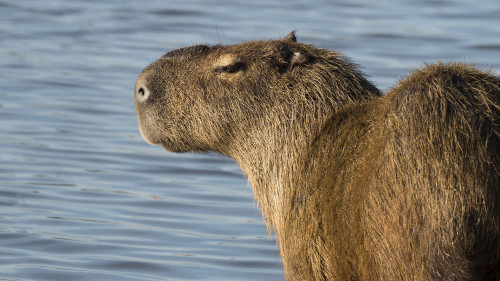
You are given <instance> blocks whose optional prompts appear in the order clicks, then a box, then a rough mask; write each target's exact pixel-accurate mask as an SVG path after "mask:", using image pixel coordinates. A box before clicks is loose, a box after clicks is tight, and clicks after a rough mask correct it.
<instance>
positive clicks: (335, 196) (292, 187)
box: [136, 34, 500, 280]
mask: <svg viewBox="0 0 500 281" xmlns="http://www.w3.org/2000/svg"><path fill="white" fill-rule="evenodd" d="M136 108H137V114H138V117H139V124H140V128H141V133H142V135H143V136H144V138H145V139H146V140H147V141H148V142H150V143H152V144H162V145H163V147H164V148H165V149H167V150H170V151H175V152H185V151H209V150H212V151H217V152H220V153H223V154H225V155H228V156H230V157H233V158H234V159H236V161H237V162H238V163H239V164H240V166H241V168H242V170H243V172H244V173H245V174H246V175H247V176H248V179H249V181H250V182H251V184H252V188H253V190H254V194H255V198H256V199H257V201H258V204H259V206H260V208H261V209H262V212H263V215H264V218H265V220H266V222H267V224H268V225H269V226H270V227H271V229H272V230H273V231H274V232H275V233H276V236H277V238H278V243H279V247H280V251H281V257H282V260H283V265H284V270H285V276H286V279H287V280H500V279H499V278H500V277H499V276H500V171H499V169H500V130H499V129H500V127H499V122H500V120H499V118H500V79H499V78H498V77H496V76H493V75H492V74H491V73H489V72H487V71H482V70H479V69H477V68H475V67H473V66H469V65H465V64H461V63H449V64H444V63H437V64H433V65H428V66H425V67H423V68H421V69H418V70H416V71H415V72H414V73H413V74H411V75H410V76H409V77H408V78H406V79H404V80H402V81H400V82H399V84H398V85H397V86H395V87H394V88H393V89H391V90H390V91H389V92H388V93H386V94H385V95H383V96H382V95H381V93H380V92H379V91H378V90H377V89H376V88H375V87H374V86H373V85H372V84H371V83H370V82H369V81H367V80H366V79H365V78H364V76H363V75H362V74H361V73H360V72H359V71H357V70H356V67H355V65H353V64H352V63H351V62H350V61H348V60H347V59H346V58H344V57H343V56H342V55H341V54H339V53H337V52H332V51H327V50H323V49H317V48H314V47H312V46H310V45H305V44H301V43H298V42H296V40H295V36H294V34H290V35H289V36H288V37H287V38H286V39H285V40H272V41H256V42H245V43H241V44H238V45H229V46H212V47H208V46H204V45H198V46H193V47H188V48H184V49H179V50H175V51H172V52H170V53H167V54H166V55H165V56H164V57H162V58H161V59H159V60H158V61H157V62H155V63H153V64H152V65H150V66H149V67H147V68H146V69H145V70H144V71H143V72H142V74H141V75H140V77H139V79H138V81H137V85H136Z"/></svg>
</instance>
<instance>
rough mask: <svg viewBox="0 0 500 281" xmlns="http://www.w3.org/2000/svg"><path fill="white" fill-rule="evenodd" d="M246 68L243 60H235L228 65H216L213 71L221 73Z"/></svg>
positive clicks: (234, 71)
mask: <svg viewBox="0 0 500 281" xmlns="http://www.w3.org/2000/svg"><path fill="white" fill-rule="evenodd" d="M245 69H246V64H245V63H243V62H237V63H233V64H230V65H225V66H217V67H215V68H214V72H215V73H218V74H221V73H236V72H239V71H243V70H245Z"/></svg>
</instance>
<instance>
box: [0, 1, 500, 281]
mask: <svg viewBox="0 0 500 281" xmlns="http://www.w3.org/2000/svg"><path fill="white" fill-rule="evenodd" d="M0 15H1V17H0V118H1V122H0V280H65V281H68V280H280V279H281V278H282V269H281V265H280V262H279V254H278V250H277V248H276V246H275V241H274V239H273V238H272V237H270V236H268V234H267V231H266V228H265V226H264V224H263V222H262V219H261V217H260V215H259V212H258V209H257V206H256V204H255V203H254V201H253V199H252V191H251V188H250V187H249V186H248V184H247V183H246V180H245V178H244V176H243V175H242V174H241V171H240V170H239V168H238V166H237V165H236V164H235V163H234V162H233V161H232V160H231V159H227V158H223V157H220V156H218V155H213V154H208V155H193V154H183V155H177V154H170V153H166V152H164V151H162V149H161V148H159V147H152V146H148V145H147V144H146V143H145V142H144V141H143V140H142V139H141V137H140V135H139V133H138V130H137V121H136V117H135V111H134V107H133V99H132V95H133V88H134V83H135V79H136V78H137V75H138V74H139V72H140V71H141V69H142V68H143V67H145V66H146V65H147V64H149V63H151V62H152V61H154V60H155V59H157V58H158V57H160V56H161V55H162V54H164V53H165V52H166V51H167V50H169V49H173V48H178V47H182V46H187V45H191V44H195V43H200V42H201V43H235V42H239V41H242V40H251V39H261V38H279V37H284V36H285V35H286V34H287V33H288V32H290V31H291V30H297V31H298V38H299V41H302V42H307V43H311V44H315V45H317V46H319V47H324V48H331V49H337V50H341V51H342V52H344V53H345V54H346V55H347V56H349V57H351V58H353V59H354V60H355V61H356V62H357V63H359V64H361V65H362V66H363V67H364V71H365V72H366V73H368V74H369V75H370V76H371V79H372V80H373V81H374V82H375V84H376V85H377V86H379V87H380V88H381V89H388V88H389V87H390V86H391V85H394V83H395V82H396V81H397V79H398V77H404V76H405V75H407V74H408V73H409V72H410V71H411V70H412V69H413V68H415V67H418V66H420V65H422V63H423V62H433V61H436V60H438V59H443V60H449V59H454V60H459V61H466V62H474V63H477V64H478V65H479V66H482V67H488V68H491V69H493V70H494V71H496V72H497V73H498V70H499V69H500V29H499V28H498V27H499V26H500V4H499V3H498V1H496V0H486V1H481V2H477V1H474V0H467V1H466V0H463V1H439V0H434V1H432V0H429V1H395V0H393V1H384V0H381V1H367V0H365V1H361V0H357V1H350V0H349V1H348V0H344V1H326V0H316V1H305V0H303V1H298V0H290V1H286V2H281V1H269V0H254V1H246V0H245V1H243V0H241V1H228V0H210V1H180V0H179V1H168V2H167V1H159V0H157V1H148V2H143V1H142V2H141V1H131V0H127V1H89V0H73V1H64V0H45V1H13V0H12V1H1V0H0Z"/></svg>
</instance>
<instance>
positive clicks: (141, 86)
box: [135, 75, 150, 102]
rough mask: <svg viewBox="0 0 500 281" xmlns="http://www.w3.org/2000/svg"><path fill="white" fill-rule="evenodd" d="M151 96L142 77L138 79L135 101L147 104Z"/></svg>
mask: <svg viewBox="0 0 500 281" xmlns="http://www.w3.org/2000/svg"><path fill="white" fill-rule="evenodd" d="M149 96H150V91H149V89H148V87H147V86H146V83H145V82H144V79H143V78H142V75H141V76H139V78H138V79H137V83H136V84H135V99H136V101H138V102H145V101H147V100H148V98H149Z"/></svg>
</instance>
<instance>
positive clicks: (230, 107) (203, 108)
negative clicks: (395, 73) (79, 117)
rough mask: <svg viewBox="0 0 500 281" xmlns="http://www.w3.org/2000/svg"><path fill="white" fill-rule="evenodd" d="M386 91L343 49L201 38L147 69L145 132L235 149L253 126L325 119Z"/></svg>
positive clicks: (157, 139) (192, 147)
mask: <svg viewBox="0 0 500 281" xmlns="http://www.w3.org/2000/svg"><path fill="white" fill-rule="evenodd" d="M378 95H380V92H379V91H378V90H377V89H376V88H375V87H374V86H373V85H372V84H370V82H368V81H367V80H366V79H365V78H364V77H363V75H362V74H361V73H360V72H358V71H357V70H356V68H355V66H354V65H353V64H352V63H351V62H350V61H349V60H348V59H346V58H344V57H343V56H342V55H341V54H339V53H337V52H332V51H328V50H324V49H318V48H314V47H312V46H311V45H306V44H302V43H298V42H297V40H296V38H295V34H294V33H293V32H292V33H290V34H289V35H288V36H287V37H286V38H285V39H283V40H270V41H253V42H244V43H241V44H237V45H227V46H222V45H215V46H207V45H195V46H191V47H186V48H181V49H177V50H174V51H170V52H168V53H166V54H165V55H164V56H163V57H161V58H160V59H159V60H158V61H156V62H154V63H153V64H151V65H149V66H148V67H147V68H146V69H144V70H143V72H142V73H141V74H140V76H139V78H138V80H137V83H136V89H135V105H136V109H137V115H138V118H139V126H140V131H141V134H142V136H143V137H144V138H145V139H146V140H147V141H148V142H149V143H151V144H162V145H163V147H164V148H165V149H166V150H169V151H174V152H186V151H208V150H213V151H218V152H222V153H224V154H228V155H230V154H231V153H230V150H231V149H232V147H234V146H235V145H238V142H239V141H241V139H243V138H248V137H249V134H251V132H252V131H255V130H258V131H260V132H262V131H265V130H266V128H267V129H268V130H272V129H273V128H278V127H283V126H287V124H291V123H301V122H302V123H307V124H301V125H300V126H301V127H303V128H305V127H307V126H311V124H314V123H315V122H322V120H324V118H326V117H327V116H328V115H329V114H331V113H332V112H334V111H336V110H338V108H339V107H341V106H344V105H347V104H349V103H352V102H354V101H360V100H364V99H370V98H373V97H375V96H378Z"/></svg>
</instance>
